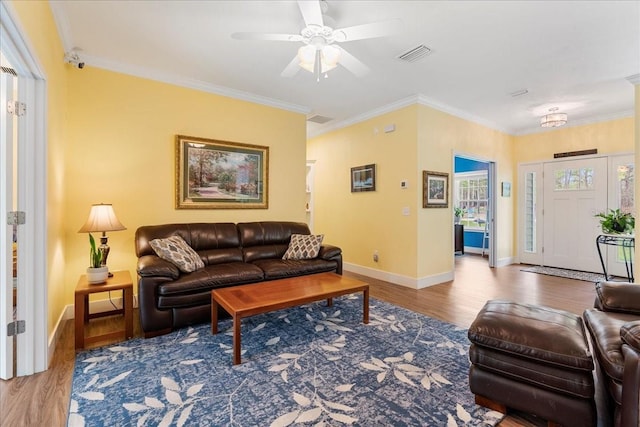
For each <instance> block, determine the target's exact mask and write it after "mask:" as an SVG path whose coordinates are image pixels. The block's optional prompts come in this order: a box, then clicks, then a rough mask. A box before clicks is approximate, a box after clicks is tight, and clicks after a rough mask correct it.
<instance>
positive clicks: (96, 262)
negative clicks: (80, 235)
mask: <svg viewBox="0 0 640 427" xmlns="http://www.w3.org/2000/svg"><path fill="white" fill-rule="evenodd" d="M89 245H90V246H91V248H90V249H89V267H91V268H100V267H102V266H101V264H102V252H100V251H99V250H98V248H97V247H96V240H95V239H94V238H93V236H92V235H91V233H89Z"/></svg>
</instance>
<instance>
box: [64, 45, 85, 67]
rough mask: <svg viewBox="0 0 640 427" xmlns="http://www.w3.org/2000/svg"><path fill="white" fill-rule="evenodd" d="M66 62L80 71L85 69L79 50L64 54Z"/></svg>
mask: <svg viewBox="0 0 640 427" xmlns="http://www.w3.org/2000/svg"><path fill="white" fill-rule="evenodd" d="M64 62H66V63H67V64H71V65H73V66H74V67H78V68H80V69H83V68H84V62H83V61H81V60H80V53H79V49H72V50H70V51H69V52H67V53H65V54H64Z"/></svg>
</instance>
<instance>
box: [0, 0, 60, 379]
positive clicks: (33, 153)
mask: <svg viewBox="0 0 640 427" xmlns="http://www.w3.org/2000/svg"><path fill="white" fill-rule="evenodd" d="M23 34H26V32H25V31H23V29H22V28H21V27H20V20H19V19H18V18H17V15H16V14H15V12H14V10H13V7H12V5H11V4H10V3H9V2H0V43H1V45H0V49H1V50H2V52H3V55H4V56H5V57H6V58H7V60H8V61H9V63H10V64H11V66H12V67H13V68H14V70H15V71H16V73H17V74H18V88H19V90H18V98H19V100H20V101H22V102H25V103H27V114H26V115H25V116H23V117H21V118H20V119H19V120H18V141H19V142H18V210H21V211H25V212H26V217H27V223H26V224H25V225H21V226H20V228H19V231H18V233H19V238H18V240H19V244H18V306H17V312H18V316H19V318H20V320H24V321H25V322H26V326H27V327H26V332H25V333H23V334H19V335H18V336H17V339H16V341H17V354H18V357H17V375H18V376H21V375H30V374H33V373H35V372H40V371H44V370H46V369H47V367H48V359H49V358H48V350H47V349H48V344H47V341H48V339H47V318H48V301H47V290H48V288H47V258H46V251H47V222H46V220H47V197H46V196H47V193H46V189H47V150H46V148H47V139H46V130H47V123H46V116H47V114H46V113H47V99H46V81H45V80H44V77H45V74H44V73H43V72H42V70H43V68H42V67H41V66H40V63H39V61H38V60H37V57H36V56H35V55H34V54H33V52H35V50H34V49H32V47H31V45H30V43H29V42H28V40H27V39H26V38H25V37H24V36H23Z"/></svg>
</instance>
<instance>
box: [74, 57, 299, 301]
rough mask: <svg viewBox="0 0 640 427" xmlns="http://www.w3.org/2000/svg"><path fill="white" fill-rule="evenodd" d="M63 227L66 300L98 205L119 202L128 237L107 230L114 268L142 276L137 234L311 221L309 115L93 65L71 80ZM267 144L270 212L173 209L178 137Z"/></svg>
mask: <svg viewBox="0 0 640 427" xmlns="http://www.w3.org/2000/svg"><path fill="white" fill-rule="evenodd" d="M69 128H70V131H69V138H68V141H67V145H66V147H65V148H66V159H65V161H66V182H67V186H66V189H65V213H66V215H65V216H66V217H65V229H64V233H65V236H66V239H67V257H66V265H67V270H66V273H65V276H66V278H67V281H66V283H67V287H66V292H65V293H66V296H67V303H71V299H70V298H71V296H72V294H73V288H74V286H75V282H76V281H77V276H78V274H80V273H82V272H83V271H84V269H85V268H86V267H87V266H88V261H87V251H88V239H87V235H86V234H78V229H79V228H80V226H82V224H83V223H84V221H85V220H86V218H87V216H88V214H89V209H90V206H91V204H93V203H101V202H103V203H112V204H113V207H114V209H115V212H116V214H117V216H118V218H119V219H120V221H121V222H122V223H123V224H124V226H125V227H127V230H126V231H119V232H113V233H109V246H110V247H111V254H110V255H109V260H108V265H109V267H110V269H112V270H130V271H131V274H132V276H133V277H135V276H134V275H135V267H136V261H137V258H136V257H135V250H134V249H135V248H134V246H135V244H134V234H135V231H136V229H137V228H138V227H139V226H141V225H149V224H162V223H171V222H194V221H202V222H219V221H229V222H242V221H260V220H289V221H301V222H302V221H305V210H304V209H305V206H304V204H305V176H306V159H305V152H306V148H305V139H306V118H305V116H304V115H302V114H297V113H291V112H287V111H283V110H280V109H275V108H271V107H266V106H262V105H258V104H253V103H249V102H245V101H239V100H235V99H231V98H226V97H223V96H218V95H213V94H209V93H205V92H201V91H197V90H192V89H186V88H182V87H178V86H174V85H169V84H165V83H159V82H156V81H151V80H147V79H142V78H137V77H132V76H128V75H125V74H120V73H115V72H111V71H106V70H102V69H97V68H93V67H91V65H90V64H87V66H86V67H85V68H84V69H83V70H78V69H74V70H73V72H72V73H71V75H70V78H69ZM176 134H180V135H189V136H197V137H203V138H211V139H218V140H225V141H234V142H242V143H247V144H255V145H263V146H268V147H269V209H266V210H265V209H219V210H209V209H207V210H202V209H200V210H176V209H175V208H174V205H175V196H174V195H175V178H174V176H175V175H174V171H175V167H174V162H175V135H176Z"/></svg>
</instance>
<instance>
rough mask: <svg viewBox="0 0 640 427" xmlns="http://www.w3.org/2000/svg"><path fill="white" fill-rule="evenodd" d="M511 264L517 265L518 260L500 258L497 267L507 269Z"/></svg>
mask: <svg viewBox="0 0 640 427" xmlns="http://www.w3.org/2000/svg"><path fill="white" fill-rule="evenodd" d="M511 264H517V260H516V258H515V257H507V258H500V259H499V260H498V261H497V262H496V267H505V266H507V265H511Z"/></svg>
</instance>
